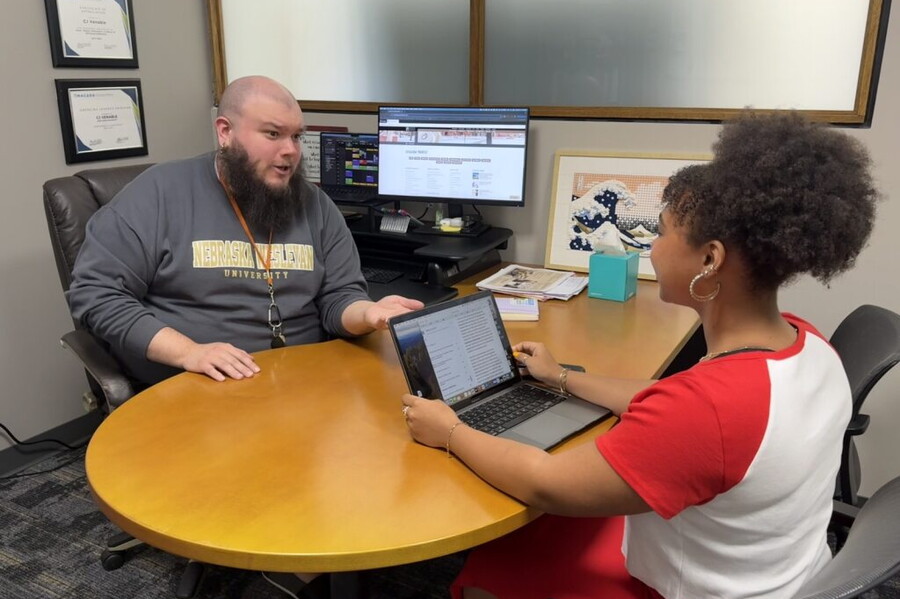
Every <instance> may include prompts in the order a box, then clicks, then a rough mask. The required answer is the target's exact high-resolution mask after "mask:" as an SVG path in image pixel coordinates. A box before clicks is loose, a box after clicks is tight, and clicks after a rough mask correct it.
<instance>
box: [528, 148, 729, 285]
mask: <svg viewBox="0 0 900 599" xmlns="http://www.w3.org/2000/svg"><path fill="white" fill-rule="evenodd" d="M711 158H712V156H711V155H709V154H646V153H627V152H592V151H582V150H559V151H557V152H556V158H555V160H554V163H553V188H552V198H551V205H550V219H549V223H548V229H547V247H546V251H545V254H544V267H545V268H555V269H560V270H571V271H577V272H587V271H588V261H589V259H590V256H591V254H592V253H594V251H595V246H596V245H598V243H599V242H600V241H601V240H606V241H608V242H615V239H616V238H618V240H619V241H620V242H621V244H622V246H623V247H624V248H625V250H626V251H630V252H640V254H641V258H640V262H639V265H638V277H639V278H641V279H650V280H656V275H655V273H654V272H653V266H652V265H651V264H650V246H651V245H652V243H653V239H655V238H656V232H657V230H658V218H659V210H660V201H661V199H662V191H663V189H664V188H665V186H666V184H667V183H668V180H669V177H671V176H672V174H673V173H675V171H677V170H679V169H681V168H683V167H685V166H688V165H690V164H699V163H703V162H708V161H709V160H710V159H711ZM610 225H611V226H610Z"/></svg>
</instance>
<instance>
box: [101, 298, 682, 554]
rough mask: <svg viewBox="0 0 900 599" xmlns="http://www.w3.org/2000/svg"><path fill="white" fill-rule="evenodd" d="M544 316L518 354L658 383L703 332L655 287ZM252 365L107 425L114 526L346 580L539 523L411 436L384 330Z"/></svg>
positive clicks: (554, 306) (583, 301)
mask: <svg viewBox="0 0 900 599" xmlns="http://www.w3.org/2000/svg"><path fill="white" fill-rule="evenodd" d="M472 289H473V287H472V286H471V284H469V285H462V286H460V290H461V293H468V292H471V291H472ZM540 309H541V315H540V320H539V321H538V322H511V323H507V330H508V332H509V335H510V338H511V340H512V341H513V343H516V342H518V341H523V340H526V339H531V340H536V341H544V342H545V343H547V344H548V346H549V347H550V349H551V351H552V352H553V353H554V356H555V357H556V358H557V359H558V360H560V361H561V362H569V363H577V364H582V365H584V366H586V367H587V369H588V371H590V372H598V373H604V374H610V375H616V376H626V377H644V378H649V377H652V376H654V375H655V374H657V373H658V372H660V371H661V370H662V369H663V368H664V367H665V366H666V365H667V364H668V363H669V362H670V361H671V359H672V357H674V355H675V353H677V351H678V349H680V348H681V346H682V345H683V344H684V342H685V341H686V339H687V338H688V337H689V336H690V334H691V333H692V332H693V331H694V330H695V329H696V327H697V324H698V321H697V317H696V314H695V313H694V312H692V311H690V310H688V309H685V308H679V307H676V306H670V305H666V304H663V303H662V302H660V301H659V299H658V298H657V291H656V284H655V283H652V282H646V281H641V282H639V284H638V294H637V296H636V297H635V298H634V299H633V300H630V301H628V302H625V303H618V302H609V301H603V300H594V299H589V298H588V297H586V293H582V294H581V295H580V296H579V297H577V298H574V299H572V300H570V301H568V302H561V301H550V302H545V303H542V304H541V306H540ZM255 357H256V360H257V362H258V364H259V365H260V367H261V368H262V372H261V373H260V374H258V375H257V376H256V377H254V378H253V379H249V380H244V381H226V382H224V383H217V382H215V381H213V380H211V379H208V378H207V377H205V376H202V375H199V374H192V373H185V374H181V375H178V376H175V377H173V378H171V379H169V380H166V381H163V382H162V383H159V384H158V385H155V386H154V387H152V388H150V389H148V390H146V391H144V392H143V393H141V394H139V395H137V396H135V397H134V398H132V399H131V400H129V401H128V402H126V404H125V405H123V406H122V407H121V408H119V409H117V410H116V411H115V412H113V413H112V414H111V415H110V416H109V417H108V418H107V419H106V420H105V421H104V422H103V424H102V425H101V426H100V427H99V429H98V430H97V432H96V433H95V434H94V437H93V439H92V440H91V443H90V445H89V447H88V451H87V456H86V469H87V476H88V481H89V483H90V486H91V490H92V492H93V494H94V496H95V499H96V500H97V502H98V504H99V505H100V509H101V510H102V511H103V513H104V514H106V515H107V516H108V517H109V518H110V520H112V521H113V522H114V523H115V524H117V525H118V526H120V527H121V528H122V529H123V530H125V531H126V532H128V533H130V534H132V535H134V536H135V537H137V538H139V539H141V540H142V541H145V542H147V543H149V544H150V545H152V546H155V547H158V548H160V549H163V550H165V551H168V552H170V553H173V554H176V555H181V556H184V557H190V558H193V559H196V560H200V561H203V562H207V563H213V564H220V565H225V566H231V567H237V568H244V569H251V570H275V571H348V570H360V569H368V568H378V567H385V566H390V565H397V564H402V563H409V562H414V561H419V560H423V559H429V558H433V557H437V556H441V555H446V554H449V553H452V552H455V551H459V550H461V549H465V548H468V547H472V546H475V545H478V544H481V543H484V542H486V541H489V540H491V539H494V538H497V537H499V536H502V535H503V534H506V533H508V532H510V531H512V530H514V529H516V528H518V527H520V526H522V525H523V524H525V523H526V522H528V521H530V520H532V519H533V518H535V517H536V516H537V515H538V512H536V511H535V510H531V509H528V508H526V507H525V506H523V505H522V504H521V503H519V502H518V501H516V500H514V499H512V498H510V497H508V496H506V495H504V494H503V493H501V492H499V491H497V490H496V489H494V488H493V487H491V486H489V485H487V484H486V483H485V482H483V481H482V480H481V479H479V478H478V477H477V476H475V475H474V474H473V473H472V472H471V471H469V470H468V469H467V468H466V467H465V466H464V465H463V464H461V463H460V462H459V461H458V460H456V459H455V458H453V459H450V458H448V457H447V456H446V454H445V453H444V452H443V451H442V450H436V449H431V448H427V447H423V446H421V445H418V444H416V443H415V442H413V441H412V440H411V439H410V437H409V434H408V432H407V430H406V425H405V421H404V419H403V416H402V414H401V404H400V395H401V394H402V393H404V392H405V391H406V384H405V382H404V379H403V375H402V373H401V371H400V367H399V364H398V362H397V358H396V354H395V351H394V348H393V345H392V343H391V339H390V335H389V333H388V332H387V331H379V332H376V333H373V334H371V335H368V336H365V337H362V338H360V339H356V340H352V341H346V340H335V341H329V342H326V343H321V344H316V345H307V346H297V347H289V348H285V349H279V350H270V351H264V352H260V353H258V354H256V355H255ZM609 426H610V423H609V422H606V423H602V424H600V425H599V426H598V427H595V428H594V429H591V430H589V431H587V432H585V433H582V434H581V435H579V436H577V437H575V438H573V439H571V440H569V441H567V442H566V443H565V444H564V445H562V446H561V447H560V448H559V449H563V448H565V447H570V446H572V445H574V444H577V443H583V442H586V441H589V440H590V439H592V438H593V437H595V436H596V435H597V434H598V433H600V432H602V431H604V430H606V429H607V428H608V427H609Z"/></svg>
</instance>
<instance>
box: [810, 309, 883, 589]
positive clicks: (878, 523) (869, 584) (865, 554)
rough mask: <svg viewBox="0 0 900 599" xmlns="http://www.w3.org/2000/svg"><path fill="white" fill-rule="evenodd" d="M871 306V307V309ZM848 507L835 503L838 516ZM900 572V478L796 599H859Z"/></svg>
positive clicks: (871, 503) (861, 515)
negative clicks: (858, 598)
mask: <svg viewBox="0 0 900 599" xmlns="http://www.w3.org/2000/svg"><path fill="white" fill-rule="evenodd" d="M870 307H871V306H870ZM845 507H846V506H844V505H842V504H840V502H837V501H835V517H836V518H840V517H841V513H842V512H843V508H845ZM898 572H900V477H897V478H895V479H893V480H892V481H890V482H888V483H886V484H885V485H883V486H882V487H881V488H880V489H878V490H877V491H876V492H875V494H874V495H872V497H871V498H870V499H869V500H868V501H866V503H865V505H864V506H863V507H862V509H859V510H858V513H856V514H855V517H854V518H853V521H852V526H851V527H850V533H849V534H848V535H847V540H846V542H845V543H844V546H843V547H842V548H841V549H840V550H839V551H838V552H837V554H836V555H835V556H834V559H832V560H831V562H829V563H828V565H827V566H825V567H824V568H823V569H822V570H821V571H820V572H818V573H817V574H816V575H815V576H813V577H812V578H811V579H809V580H807V581H806V583H805V584H804V585H803V586H802V587H801V588H800V590H799V591H798V592H797V593H796V594H795V595H794V598H793V599H849V598H850V597H859V596H860V595H862V594H863V593H865V592H866V591H869V590H871V589H874V588H875V587H877V586H878V585H880V584H881V583H883V582H884V581H886V580H887V579H888V578H891V577H892V576H894V575H895V574H897V573H898Z"/></svg>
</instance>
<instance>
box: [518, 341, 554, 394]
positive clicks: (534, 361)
mask: <svg viewBox="0 0 900 599" xmlns="http://www.w3.org/2000/svg"><path fill="white" fill-rule="evenodd" d="M513 352H514V355H515V357H516V360H518V361H519V364H521V365H522V366H523V367H524V368H525V369H526V370H527V371H528V374H530V375H531V376H533V377H534V378H536V379H537V380H539V381H541V382H542V383H544V384H546V385H551V386H555V385H556V384H557V381H558V380H559V373H560V372H561V371H562V366H560V365H559V363H557V361H556V360H555V359H554V358H553V356H552V355H551V354H550V351H549V350H548V349H547V348H546V347H545V346H544V344H543V343H537V342H534V341H523V342H522V343H517V344H516V345H514V346H513Z"/></svg>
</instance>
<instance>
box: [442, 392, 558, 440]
mask: <svg viewBox="0 0 900 599" xmlns="http://www.w3.org/2000/svg"><path fill="white" fill-rule="evenodd" d="M565 399H566V398H565V397H563V396H562V395H559V394H557V393H551V392H550V391H547V390H546V389H541V388H540V387H532V386H531V385H519V386H518V387H516V388H514V389H511V390H509V391H507V392H506V393H505V394H503V395H501V396H499V397H495V398H493V399H491V400H490V401H486V402H484V403H482V404H480V405H478V406H476V407H474V408H472V409H470V410H466V411H464V412H462V413H460V415H459V418H460V420H462V421H463V422H465V423H466V424H468V425H469V426H471V427H472V428H474V429H477V430H480V431H483V432H485V433H488V434H490V435H499V434H500V433H502V432H503V431H505V430H507V429H509V428H512V427H514V426H515V425H517V424H519V423H520V422H522V421H524V420H527V419H528V418H531V417H532V416H534V415H535V414H540V413H541V412H543V411H545V410H548V409H550V408H552V407H553V406H555V405H556V404H558V403H560V402H561V401H564V400H565Z"/></svg>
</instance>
